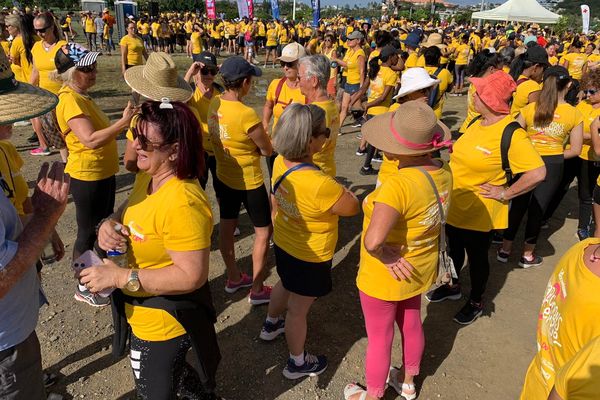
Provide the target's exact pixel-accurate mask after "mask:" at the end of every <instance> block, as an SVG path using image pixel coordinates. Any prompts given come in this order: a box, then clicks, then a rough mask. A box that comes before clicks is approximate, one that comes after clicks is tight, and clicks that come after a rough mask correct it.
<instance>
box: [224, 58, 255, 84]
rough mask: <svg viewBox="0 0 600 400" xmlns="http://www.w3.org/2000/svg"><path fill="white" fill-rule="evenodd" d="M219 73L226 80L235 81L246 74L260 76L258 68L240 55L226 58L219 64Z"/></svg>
mask: <svg viewBox="0 0 600 400" xmlns="http://www.w3.org/2000/svg"><path fill="white" fill-rule="evenodd" d="M221 75H222V76H223V79H225V80H227V81H237V80H238V79H240V78H246V77H248V76H261V75H262V71H261V69H260V68H258V67H256V66H254V65H252V64H250V63H249V62H248V61H246V60H244V58H242V57H240V56H234V57H229V58H227V59H226V60H225V61H224V62H223V64H222V65H221Z"/></svg>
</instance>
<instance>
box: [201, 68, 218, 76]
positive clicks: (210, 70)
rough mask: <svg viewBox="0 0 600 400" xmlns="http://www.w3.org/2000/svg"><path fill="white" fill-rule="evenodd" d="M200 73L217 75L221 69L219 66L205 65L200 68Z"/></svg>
mask: <svg viewBox="0 0 600 400" xmlns="http://www.w3.org/2000/svg"><path fill="white" fill-rule="evenodd" d="M200 73H201V74H202V75H208V74H210V75H213V76H214V75H216V74H218V73H219V70H218V69H217V68H210V67H204V68H201V69H200Z"/></svg>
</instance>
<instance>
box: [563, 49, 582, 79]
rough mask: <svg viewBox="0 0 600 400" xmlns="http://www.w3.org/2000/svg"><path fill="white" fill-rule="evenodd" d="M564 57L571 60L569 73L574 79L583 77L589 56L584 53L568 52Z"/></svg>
mask: <svg viewBox="0 0 600 400" xmlns="http://www.w3.org/2000/svg"><path fill="white" fill-rule="evenodd" d="M564 59H565V60H566V61H568V62H569V65H568V67H567V69H568V70H569V75H571V77H572V78H573V79H581V76H582V75H583V66H584V65H585V63H586V62H587V56H586V55H585V54H583V53H568V54H565V56H564Z"/></svg>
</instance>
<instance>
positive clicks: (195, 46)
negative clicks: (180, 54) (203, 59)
mask: <svg viewBox="0 0 600 400" xmlns="http://www.w3.org/2000/svg"><path fill="white" fill-rule="evenodd" d="M190 41H191V42H192V54H200V53H202V38H201V36H200V32H192V36H191V37H190Z"/></svg>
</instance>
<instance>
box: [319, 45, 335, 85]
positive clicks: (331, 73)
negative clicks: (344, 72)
mask: <svg viewBox="0 0 600 400" xmlns="http://www.w3.org/2000/svg"><path fill="white" fill-rule="evenodd" d="M336 49H337V48H336V47H335V46H334V47H332V48H331V49H329V50H324V51H323V55H324V56H325V57H327V58H328V59H329V62H331V60H332V59H333V57H334V56H335V52H336ZM337 74H338V69H337V68H329V80H331V79H335V78H336V77H337ZM334 82H335V81H334Z"/></svg>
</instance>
